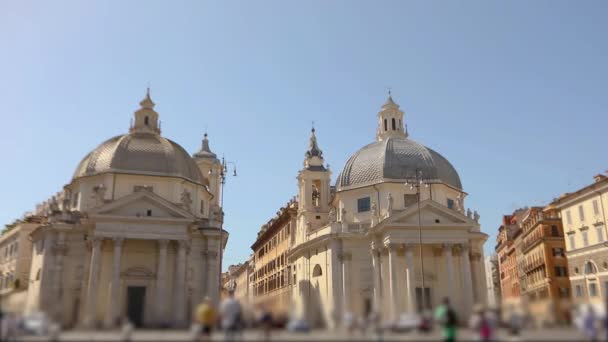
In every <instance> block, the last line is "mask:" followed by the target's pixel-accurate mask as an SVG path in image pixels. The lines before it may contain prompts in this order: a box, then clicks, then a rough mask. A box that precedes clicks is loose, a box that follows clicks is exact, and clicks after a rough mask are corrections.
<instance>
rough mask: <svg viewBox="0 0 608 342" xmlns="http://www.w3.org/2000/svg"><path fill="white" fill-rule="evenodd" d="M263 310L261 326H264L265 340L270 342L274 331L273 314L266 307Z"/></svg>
mask: <svg viewBox="0 0 608 342" xmlns="http://www.w3.org/2000/svg"><path fill="white" fill-rule="evenodd" d="M261 310H262V312H261V315H260V325H261V326H262V333H263V340H264V341H270V331H271V330H272V313H271V312H270V311H269V310H267V309H266V307H264V306H262V307H261Z"/></svg>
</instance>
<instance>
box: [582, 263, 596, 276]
mask: <svg viewBox="0 0 608 342" xmlns="http://www.w3.org/2000/svg"><path fill="white" fill-rule="evenodd" d="M595 273H597V268H596V267H595V265H594V264H593V263H592V262H591V261H587V263H586V264H585V274H595Z"/></svg>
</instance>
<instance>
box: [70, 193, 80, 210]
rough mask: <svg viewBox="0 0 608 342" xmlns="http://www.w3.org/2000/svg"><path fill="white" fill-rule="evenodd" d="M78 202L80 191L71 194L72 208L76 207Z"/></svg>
mask: <svg viewBox="0 0 608 342" xmlns="http://www.w3.org/2000/svg"><path fill="white" fill-rule="evenodd" d="M79 203H80V192H76V193H74V195H72V208H78V204H79Z"/></svg>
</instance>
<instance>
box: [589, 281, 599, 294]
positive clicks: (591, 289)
mask: <svg viewBox="0 0 608 342" xmlns="http://www.w3.org/2000/svg"><path fill="white" fill-rule="evenodd" d="M589 297H597V285H596V284H595V283H590V284H589Z"/></svg>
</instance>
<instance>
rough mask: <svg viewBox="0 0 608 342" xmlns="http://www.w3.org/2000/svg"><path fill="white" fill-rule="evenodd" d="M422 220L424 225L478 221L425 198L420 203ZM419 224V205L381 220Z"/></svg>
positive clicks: (392, 222)
mask: <svg viewBox="0 0 608 342" xmlns="http://www.w3.org/2000/svg"><path fill="white" fill-rule="evenodd" d="M420 220H421V224H422V225H425V226H426V225H437V224H441V225H475V224H476V223H475V222H474V221H473V220H471V219H470V218H468V217H466V216H465V215H463V214H462V213H460V212H458V211H455V210H452V209H449V208H447V207H445V206H442V205H440V204H439V203H436V202H435V201H431V200H425V201H423V202H421V203H420ZM401 225H418V206H417V205H412V206H410V207H409V208H407V209H405V210H403V211H400V212H396V213H393V214H392V215H391V216H389V217H388V218H386V219H384V220H383V221H382V222H380V224H379V226H384V227H387V226H401Z"/></svg>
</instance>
